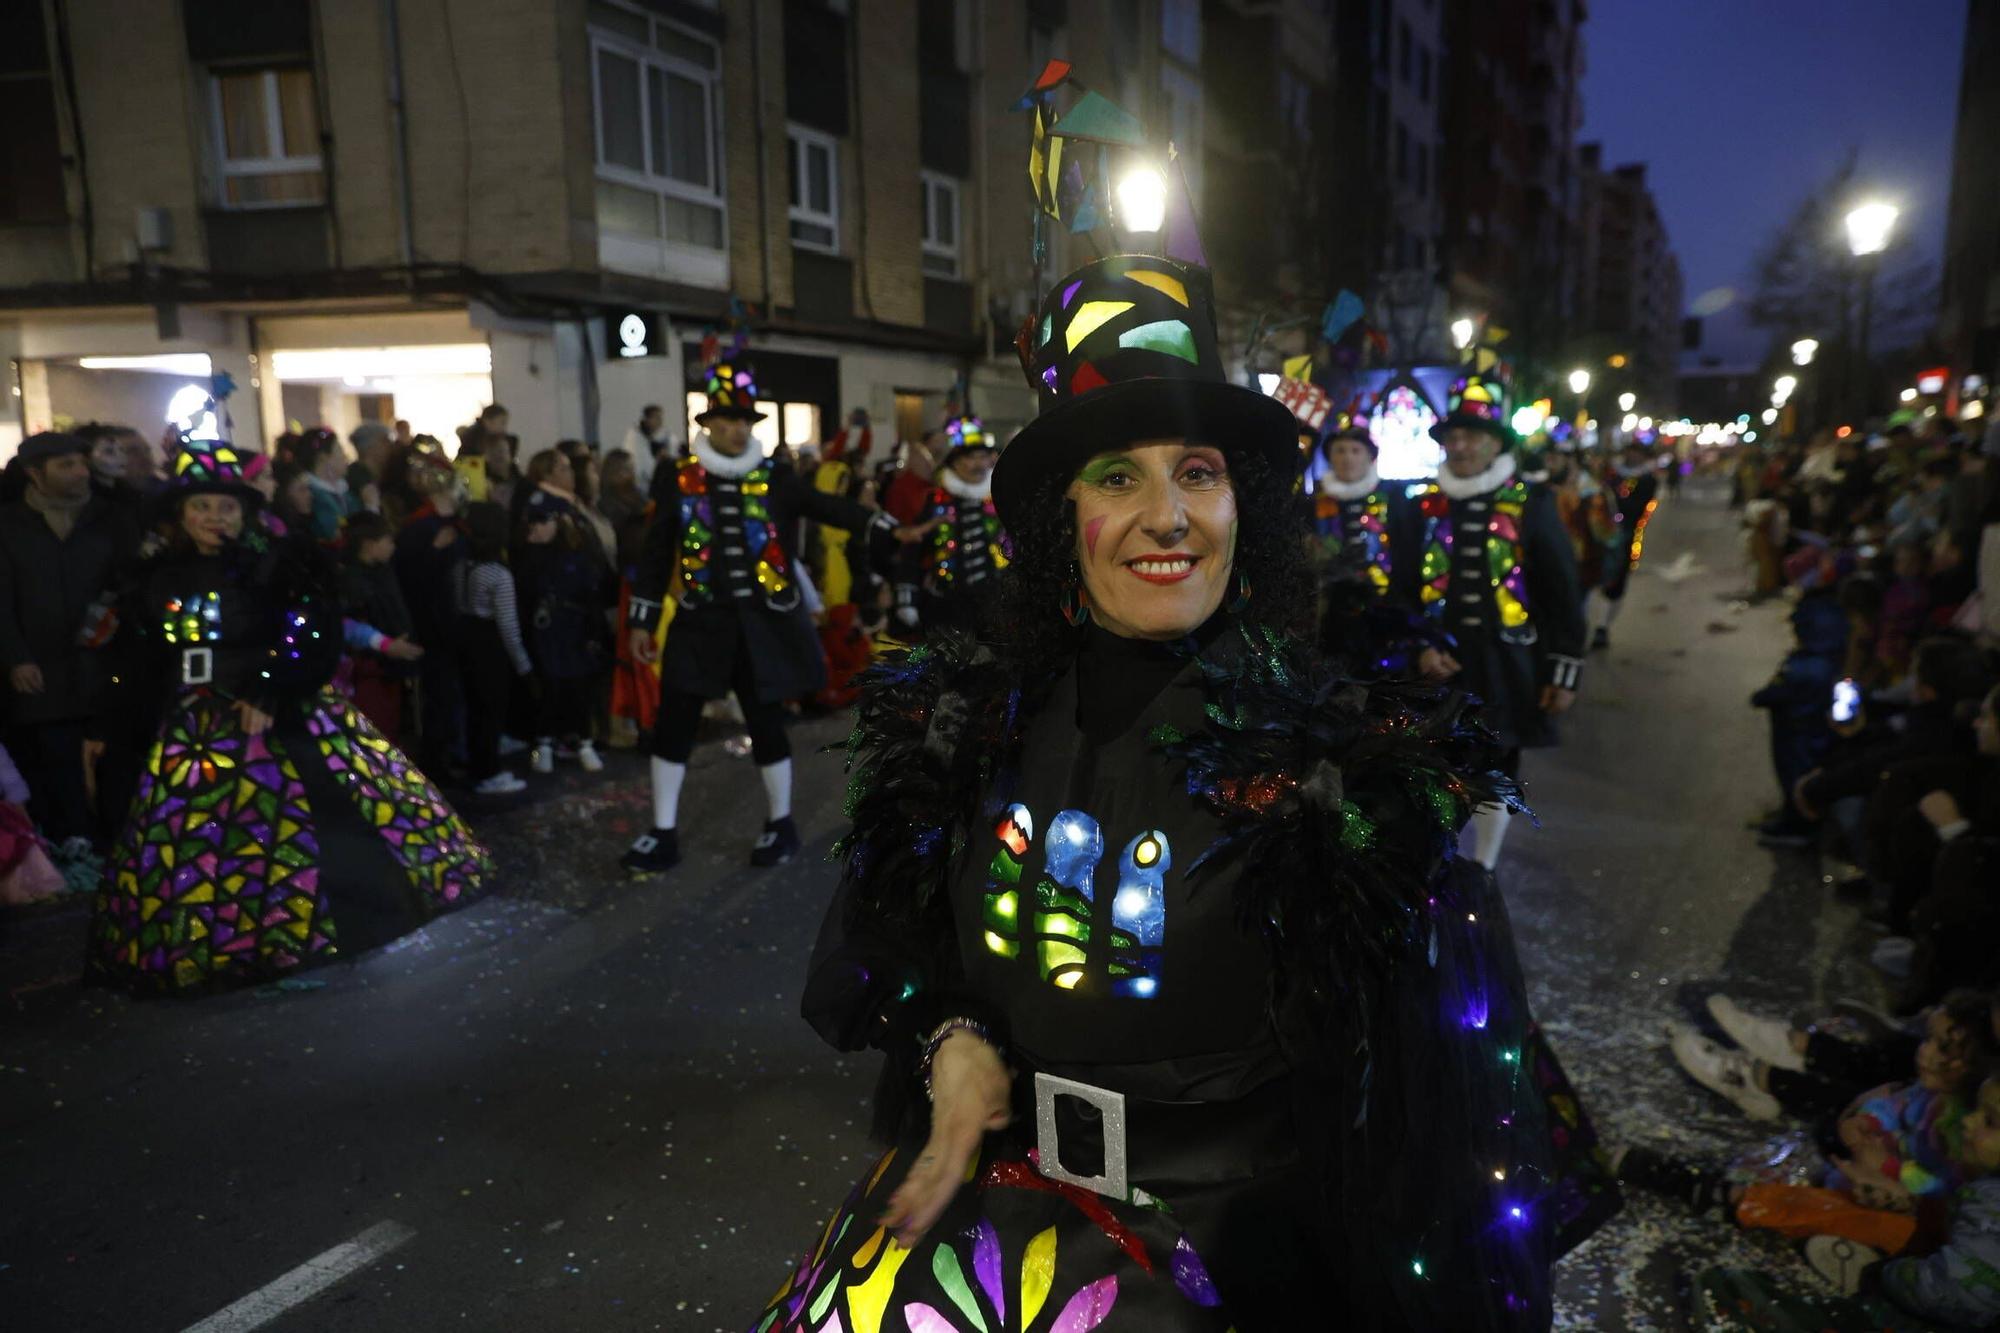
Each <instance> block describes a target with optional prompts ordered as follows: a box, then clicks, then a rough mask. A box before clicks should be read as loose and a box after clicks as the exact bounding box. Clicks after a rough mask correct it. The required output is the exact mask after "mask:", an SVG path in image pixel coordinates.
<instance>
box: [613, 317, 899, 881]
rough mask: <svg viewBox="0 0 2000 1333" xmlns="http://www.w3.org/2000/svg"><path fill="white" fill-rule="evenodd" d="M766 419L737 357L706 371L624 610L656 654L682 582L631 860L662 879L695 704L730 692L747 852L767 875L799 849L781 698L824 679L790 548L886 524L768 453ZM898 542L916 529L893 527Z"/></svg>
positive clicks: (660, 491)
mask: <svg viewBox="0 0 2000 1333" xmlns="http://www.w3.org/2000/svg"><path fill="white" fill-rule="evenodd" d="M763 416H764V413H763V411H762V410H760V409H759V408H758V406H757V386H756V382H755V379H754V377H753V374H752V371H751V367H750V365H749V363H747V362H746V361H744V360H743V359H742V358H740V357H739V358H736V359H734V360H732V361H727V362H722V363H719V364H717V365H716V366H715V367H714V368H713V369H711V370H710V372H709V376H708V407H707V410H705V411H704V412H702V413H701V414H700V415H699V416H697V417H696V418H695V420H696V422H697V423H698V424H700V425H701V426H703V427H704V428H705V429H706V431H707V435H706V436H705V437H703V436H697V437H696V438H695V439H694V441H693V454H692V456H691V457H689V458H685V459H682V460H681V462H680V463H679V465H678V466H677V467H676V468H674V469H673V470H672V471H671V473H670V474H669V475H668V476H667V477H666V478H665V479H664V480H662V479H661V478H660V477H655V479H654V487H653V490H654V495H655V497H656V499H657V501H658V503H657V504H656V506H655V510H654V514H653V521H652V523H651V525H650V526H648V528H647V529H646V542H645V548H644V550H643V552H642V553H641V555H640V558H639V567H638V571H637V576H636V578H635V579H634V581H633V588H632V597H631V601H630V604H629V609H628V611H627V613H626V630H627V635H628V638H629V640H630V642H631V651H632V655H633V656H634V657H635V658H637V659H639V660H640V661H642V662H651V661H652V660H653V658H654V648H653V630H654V628H655V627H656V626H657V625H658V624H659V619H660V610H661V603H662V602H663V601H664V600H665V598H666V597H667V588H668V584H669V583H670V582H672V581H673V578H674V576H675V575H676V574H678V575H679V578H680V591H679V608H678V610H677V612H676V614H675V616H674V622H673V627H672V628H671V630H669V632H668V634H667V645H666V651H665V653H664V655H663V657H662V661H661V664H660V711H659V717H658V721H657V722H656V724H655V725H654V727H653V827H652V829H651V830H650V831H649V832H647V833H645V834H642V835H641V836H640V837H639V838H637V839H636V840H635V841H634V842H633V843H632V846H631V847H630V849H628V850H627V851H626V853H625V857H624V860H623V862H622V864H623V865H624V867H625V868H626V870H628V871H630V872H631V873H633V874H635V875H657V874H661V873H663V872H665V871H667V870H670V869H672V868H673V866H674V865H675V864H676V863H677V862H678V861H679V860H680V843H679V839H678V835H677V833H676V826H677V823H678V820H679V813H680V796H681V783H682V781H683V780H684V779H685V778H686V776H687V761H688V756H689V755H690V754H691V753H692V752H693V750H694V735H695V728H696V726H697V725H698V724H699V723H700V721H701V707H702V704H703V703H705V702H706V701H708V700H710V699H719V698H721V697H722V696H723V695H725V694H728V693H730V692H731V691H734V692H735V694H736V701H737V703H738V704H740V705H741V706H742V708H743V719H744V721H745V722H746V723H748V725H749V728H750V744H751V751H750V752H751V756H752V757H753V758H754V759H755V760H756V761H757V768H758V771H759V772H760V773H761V774H762V775H763V779H764V795H765V798H766V800H767V801H768V802H769V807H770V817H769V819H768V820H767V821H766V823H765V825H764V831H763V834H762V836H761V837H759V838H758V839H757V843H756V847H755V849H754V850H753V851H752V852H751V854H750V863H751V864H752V865H756V866H774V865H778V864H781V863H782V862H784V861H787V860H789V859H790V858H791V857H792V855H793V854H794V853H795V852H797V851H798V849H799V835H798V830H797V829H796V828H795V827H794V826H793V824H792V751H791V743H790V742H789V741H788V740H787V739H786V737H785V707H784V705H785V702H786V701H787V700H790V699H798V698H802V697H804V696H806V695H809V694H812V693H813V692H814V691H816V690H818V689H819V688H820V687H821V686H822V685H823V684H825V682H826V661H825V659H824V658H823V657H822V656H821V654H820V647H819V638H818V636H817V635H816V634H815V633H814V631H813V623H812V617H811V616H810V615H808V614H807V612H806V609H805V604H804V598H803V595H802V593H801V589H800V585H799V581H798V576H797V573H796V568H797V560H798V555H797V553H796V552H795V551H793V550H792V549H791V547H790V545H789V543H790V540H791V534H792V533H794V532H796V531H798V526H799V519H800V518H802V517H804V518H815V519H818V520H819V521H820V522H822V523H828V524H831V525H833V526H834V527H840V528H847V529H849V530H858V529H862V528H866V527H868V526H869V525H870V524H871V523H875V524H881V525H883V526H884V527H889V528H893V527H894V524H893V522H892V520H890V519H888V518H886V517H882V516H880V515H878V514H876V513H875V512H874V511H872V510H870V509H868V508H867V507H866V506H864V505H861V504H858V503H856V502H855V501H852V500H847V499H843V498H841V497H840V496H836V495H828V494H825V493H823V492H820V491H816V490H814V489H813V488H812V487H811V486H810V485H809V484H807V483H806V482H805V481H804V480H802V479H801V478H800V477H799V475H798V474H797V473H796V472H794V471H792V470H791V469H790V468H788V467H781V466H776V465H774V464H773V463H772V462H771V461H770V460H769V459H767V458H765V457H764V454H763V451H762V450H761V449H759V448H758V447H757V445H756V442H755V441H754V440H752V439H751V436H750V430H751V426H752V424H753V423H754V422H756V421H758V420H759V419H761V418H762V417H763ZM898 535H899V536H900V537H901V538H903V539H905V540H914V539H915V536H916V532H915V530H914V529H911V530H899V531H898Z"/></svg>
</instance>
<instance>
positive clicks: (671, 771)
mask: <svg viewBox="0 0 2000 1333" xmlns="http://www.w3.org/2000/svg"><path fill="white" fill-rule="evenodd" d="M687 771H688V766H687V765H686V764H677V763H675V762H674V761H673V760H671V759H662V758H660V757H659V756H658V755H654V756H653V827H654V828H663V829H670V828H672V827H673V826H674V821H675V820H677V819H679V818H680V812H681V780H682V779H683V778H685V777H686V776H687Z"/></svg>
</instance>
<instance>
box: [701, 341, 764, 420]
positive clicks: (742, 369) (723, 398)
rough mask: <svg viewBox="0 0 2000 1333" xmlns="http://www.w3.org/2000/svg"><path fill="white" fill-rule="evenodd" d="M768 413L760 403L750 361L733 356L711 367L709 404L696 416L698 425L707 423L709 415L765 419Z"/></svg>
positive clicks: (739, 418)
mask: <svg viewBox="0 0 2000 1333" xmlns="http://www.w3.org/2000/svg"><path fill="white" fill-rule="evenodd" d="M768 415H769V413H767V412H764V411H762V410H760V409H759V408H758V406H757V377H756V376H755V375H754V374H753V373H751V369H750V363H749V362H747V361H745V360H744V359H743V358H742V357H734V358H732V359H730V360H728V361H718V362H717V363H716V364H715V365H713V366H710V367H709V368H708V406H707V407H706V408H705V409H703V410H702V411H701V412H699V413H697V414H696V415H695V422H696V424H698V425H707V424H708V420H709V418H710V417H733V418H735V419H736V420H738V421H762V420H763V419H764V418H765V417H766V416H768Z"/></svg>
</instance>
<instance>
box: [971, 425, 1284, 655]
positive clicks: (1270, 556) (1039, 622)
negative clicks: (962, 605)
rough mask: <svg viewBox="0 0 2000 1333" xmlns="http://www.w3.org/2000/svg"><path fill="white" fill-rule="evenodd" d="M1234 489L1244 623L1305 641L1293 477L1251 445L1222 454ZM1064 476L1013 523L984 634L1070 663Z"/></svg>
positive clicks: (1069, 548)
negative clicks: (1245, 588) (1009, 551)
mask: <svg viewBox="0 0 2000 1333" xmlns="http://www.w3.org/2000/svg"><path fill="white" fill-rule="evenodd" d="M1228 461H1229V481H1230V485H1231V487H1232V488H1233V489H1234V490H1235V492H1236V511H1237V525H1236V554H1235V567H1236V570H1237V572H1238V573H1240V574H1248V575H1249V577H1250V601H1249V604H1248V606H1246V607H1245V608H1244V609H1243V610H1242V611H1241V613H1240V615H1241V617H1242V619H1244V620H1246V621H1250V622H1253V623H1256V624H1262V625H1267V626H1269V627H1271V628H1272V629H1275V630H1278V631H1279V632H1280V633H1283V634H1286V635H1289V636H1294V637H1297V638H1299V639H1300V640H1302V641H1310V639H1311V636H1312V633H1313V619H1314V610H1315V606H1314V599H1315V596H1316V590H1315V587H1314V583H1313V575H1312V570H1311V567H1310V566H1309V565H1308V564H1307V561H1306V558H1305V551H1306V543H1307V540H1308V538H1309V537H1310V528H1309V527H1308V525H1307V523H1306V514H1305V509H1304V507H1303V506H1302V505H1300V503H1299V500H1298V473H1297V470H1296V469H1295V468H1294V469H1285V468H1280V467H1276V466H1273V465H1272V464H1271V463H1270V462H1269V461H1268V460H1267V459H1265V458H1263V457H1262V456H1260V455H1256V454H1253V453H1250V452H1248V451H1245V452H1242V453H1231V454H1229V455H1228ZM1067 488H1068V479H1066V478H1065V479H1062V480H1061V481H1051V482H1050V483H1048V484H1047V485H1046V486H1045V487H1044V488H1043V489H1042V490H1041V491H1040V492H1038V493H1037V494H1036V496H1035V503H1034V505H1033V506H1032V509H1031V518H1030V520H1029V521H1028V522H1027V523H1026V524H1024V525H1016V526H1015V527H1013V528H1011V529H1009V531H1008V536H1009V538H1010V539H1011V541H1012V543H1013V548H1014V557H1013V560H1012V562H1011V563H1009V564H1008V566H1007V568H1006V569H1004V570H1002V571H1001V572H1000V595H999V596H998V597H997V598H995V599H993V601H992V602H990V603H989V604H988V607H987V611H986V615H985V618H984V620H983V621H982V623H981V626H980V629H981V637H982V638H984V639H986V640H987V641H988V642H990V643H992V644H993V645H994V646H995V647H996V648H998V649H999V650H1000V651H1001V653H1002V654H1003V655H1005V656H1008V657H1011V658H1013V659H1014V660H1015V661H1016V662H1019V663H1021V664H1023V665H1027V666H1033V665H1038V664H1039V665H1042V666H1046V665H1048V664H1049V663H1053V662H1061V661H1066V660H1068V656H1069V654H1071V653H1072V652H1074V651H1075V648H1076V640H1077V637H1078V635H1079V634H1080V633H1081V630H1079V629H1075V628H1072V627H1071V626H1070V625H1069V623H1068V622H1067V621H1065V620H1064V619H1063V616H1062V610H1061V604H1062V598H1063V594H1064V592H1065V590H1066V589H1067V587H1068V585H1069V583H1070V582H1071V580H1072V579H1073V578H1074V577H1075V568H1076V505H1075V503H1074V502H1073V501H1071V500H1070V499H1069V498H1068V497H1067V496H1066V495H1065V494H1064V491H1065V490H1067Z"/></svg>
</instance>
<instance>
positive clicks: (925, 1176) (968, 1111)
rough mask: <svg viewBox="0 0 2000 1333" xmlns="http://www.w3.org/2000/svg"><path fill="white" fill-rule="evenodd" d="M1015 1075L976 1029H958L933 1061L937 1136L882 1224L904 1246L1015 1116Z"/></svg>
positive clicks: (933, 1119) (911, 1242) (920, 1231)
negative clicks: (989, 1135) (1011, 1097)
mask: <svg viewBox="0 0 2000 1333" xmlns="http://www.w3.org/2000/svg"><path fill="white" fill-rule="evenodd" d="M1012 1080H1013V1075H1012V1074H1011V1073H1009V1072H1008V1069H1007V1066H1006V1065H1005V1064H1004V1063H1003V1062H1002V1061H1001V1059H1000V1053H999V1052H998V1051H996V1050H994V1049H993V1047H991V1046H989V1045H988V1044H987V1043H986V1042H984V1041H982V1040H980V1039H979V1038H978V1037H975V1036H973V1035H972V1034H971V1033H970V1032H964V1031H959V1032H954V1033H952V1034H951V1035H950V1036H948V1037H946V1038H945V1039H944V1042H943V1043H942V1044H941V1045H939V1047H938V1049H937V1055H936V1056H935V1057H934V1058H933V1059H932V1061H931V1136H930V1140H929V1141H928V1142H926V1143H925V1144H924V1150H923V1152H922V1153H920V1154H919V1155H918V1156H917V1161H916V1165H914V1166H912V1167H911V1168H910V1173H909V1174H908V1175H907V1176H905V1177H903V1183H902V1184H901V1185H899V1186H897V1187H896V1192H895V1193H894V1194H892V1195H890V1196H889V1206H888V1208H887V1209H886V1210H885V1211H884V1212H883V1214H882V1219H881V1220H882V1225H883V1226H885V1227H887V1228H888V1229H889V1232H890V1234H891V1235H893V1236H895V1238H896V1242H897V1243H898V1244H899V1245H901V1246H902V1247H903V1248H904V1249H909V1248H910V1247H911V1246H914V1245H915V1244H916V1243H917V1241H918V1240H919V1239H920V1238H921V1237H922V1236H923V1234H924V1232H926V1231H928V1230H929V1229H930V1227H931V1224H932V1223H934V1222H936V1221H937V1220H938V1217H939V1216H940V1215H941V1214H942V1213H943V1212H944V1210H945V1205H946V1204H949V1203H950V1202H951V1198H952V1196H953V1195H954V1194H956V1193H958V1190H959V1187H960V1186H961V1185H963V1184H964V1183H965V1173H966V1170H967V1168H969V1167H970V1166H971V1165H972V1162H973V1159H974V1158H975V1157H977V1156H978V1155H979V1141H980V1139H981V1138H982V1137H984V1136H985V1134H986V1131H988V1130H990V1129H1004V1128H1006V1126H1007V1122H1008V1121H1009V1120H1011V1119H1013V1114H1012V1112H1011V1111H1010V1110H1009V1108H1008V1095H1007V1094H1008V1087H1009V1085H1010V1083H1011V1082H1012Z"/></svg>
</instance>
